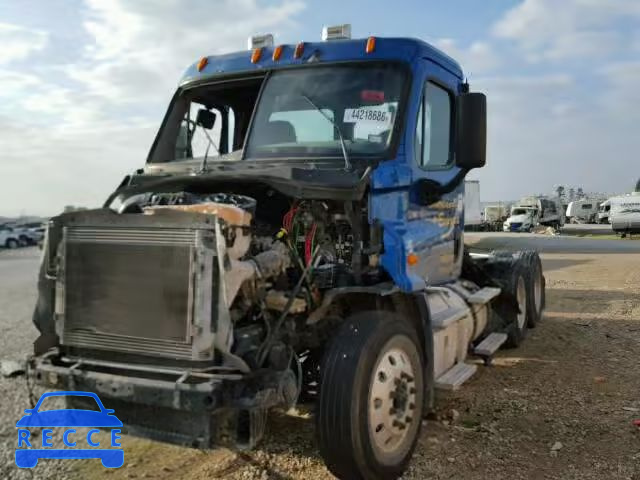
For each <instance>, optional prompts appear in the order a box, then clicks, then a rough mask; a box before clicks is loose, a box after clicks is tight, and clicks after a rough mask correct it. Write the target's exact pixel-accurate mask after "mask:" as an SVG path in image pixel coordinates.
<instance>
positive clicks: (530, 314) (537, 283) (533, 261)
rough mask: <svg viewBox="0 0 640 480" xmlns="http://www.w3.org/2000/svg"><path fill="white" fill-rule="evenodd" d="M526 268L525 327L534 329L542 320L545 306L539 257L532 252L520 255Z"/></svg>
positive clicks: (536, 253) (543, 281)
mask: <svg viewBox="0 0 640 480" xmlns="http://www.w3.org/2000/svg"><path fill="white" fill-rule="evenodd" d="M520 258H521V259H522V262H524V263H525V266H526V267H525V268H526V274H527V277H526V282H527V327H529V328H535V327H536V325H537V324H538V323H539V322H540V320H542V314H543V313H542V312H543V310H544V304H545V291H544V290H545V279H544V276H543V274H542V262H541V261H540V255H538V252H535V251H533V250H527V251H525V252H523V253H522V255H521V257H520Z"/></svg>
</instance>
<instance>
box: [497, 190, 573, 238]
mask: <svg viewBox="0 0 640 480" xmlns="http://www.w3.org/2000/svg"><path fill="white" fill-rule="evenodd" d="M564 220H565V212H563V211H561V208H560V202H559V201H557V200H553V199H550V198H548V197H545V196H528V197H523V198H521V199H520V200H519V201H518V202H516V203H515V204H514V205H513V206H512V207H511V212H510V215H509V218H507V219H506V220H505V222H504V224H503V230H504V231H505V232H530V231H532V230H533V229H534V228H535V227H537V226H539V225H542V226H546V227H553V228H554V229H556V230H557V229H559V228H560V227H561V226H562V225H564Z"/></svg>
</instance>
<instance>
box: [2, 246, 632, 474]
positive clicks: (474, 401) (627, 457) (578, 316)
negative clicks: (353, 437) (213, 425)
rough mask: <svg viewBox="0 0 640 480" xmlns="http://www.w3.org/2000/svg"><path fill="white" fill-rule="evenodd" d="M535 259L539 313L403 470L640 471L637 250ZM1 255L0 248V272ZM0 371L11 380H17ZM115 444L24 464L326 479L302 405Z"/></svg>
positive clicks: (449, 400) (445, 410)
mask: <svg viewBox="0 0 640 480" xmlns="http://www.w3.org/2000/svg"><path fill="white" fill-rule="evenodd" d="M543 258H544V264H545V274H546V276H547V312H546V315H545V320H544V322H543V323H542V324H541V325H540V326H539V327H538V328H536V329H535V330H532V331H530V335H529V338H528V339H527V341H526V342H525V344H524V346H523V347H521V348H520V349H518V350H512V351H502V352H501V353H500V354H499V356H498V358H497V359H496V362H495V366H494V367H491V368H484V367H482V368H480V369H479V372H478V374H477V375H476V376H475V377H474V378H473V379H472V380H471V381H470V382H468V384H467V385H465V386H464V387H463V388H462V389H461V390H460V391H459V392H456V393H454V394H450V395H447V396H445V397H440V398H439V401H438V414H439V416H440V420H434V421H426V422H424V426H423V431H422V436H421V438H420V443H419V446H418V448H417V450H416V453H415V455H414V459H413V462H412V464H411V468H410V470H409V472H408V473H407V475H406V478H411V479H424V478H433V479H458V478H459V479H486V478H493V479H640V430H639V429H638V428H637V427H634V426H633V425H632V423H631V422H632V420H633V419H635V418H640V395H639V393H640V358H639V357H638V352H639V347H640V292H639V289H640V254H566V253H562V254H561V253H554V254H547V255H544V256H543ZM3 260H4V258H3V257H2V253H1V252H0V281H2V279H3V270H2V265H3V263H4V262H3ZM34 263H35V262H34ZM5 278H6V277H5ZM0 295H2V294H0ZM1 300H4V301H8V299H7V298H4V299H3V298H0V301H1ZM29 300H31V299H29ZM0 306H2V305H0ZM15 311H17V310H15V309H14V312H15ZM5 312H6V310H5V309H4V308H3V309H2V310H1V311H0V315H1V316H0V321H2V329H3V332H4V333H8V335H7V336H5V339H4V341H5V342H9V343H11V342H12V340H11V339H10V338H9V335H13V334H14V333H17V332H18V330H17V329H15V326H14V327H11V329H9V328H6V326H5V322H6V323H12V324H13V323H14V322H15V320H16V319H15V318H7V316H6V314H5ZM19 312H20V313H22V310H20V311H19ZM23 321H26V320H25V319H23ZM16 341H18V340H16ZM19 341H21V342H22V341H23V340H22V337H20V340H19ZM13 343H14V344H15V342H13ZM4 348H6V347H4ZM24 348H28V345H25V347H24ZM5 351H6V350H5ZM10 351H12V352H13V351H15V347H11V350H10ZM2 380H3V384H2V385H4V386H5V387H8V383H7V382H13V383H14V384H15V386H18V385H19V387H18V388H19V389H20V390H22V383H23V381H22V380H20V379H18V380H5V379H2ZM6 398H7V397H4V398H2V399H0V402H1V403H0V413H2V418H3V419H6V418H7V413H8V412H15V415H17V412H20V411H21V409H22V408H25V407H26V405H16V404H15V403H13V404H11V405H8V404H7V403H6V402H7V400H6ZM25 400H26V399H25ZM116 413H117V412H116ZM15 420H17V417H16V418H12V419H11V421H12V422H15ZM5 426H8V424H7V425H5ZM9 430H13V429H12V428H4V429H3V431H2V433H3V437H5V438H2V439H1V440H3V443H2V445H3V447H2V448H3V449H6V448H10V449H13V446H12V445H13V440H12V441H11V442H9V441H8V440H7V438H6V437H7V436H10V435H11V433H13V432H10V431H9ZM12 439H13V437H12ZM123 445H124V447H125V467H124V468H122V469H118V470H106V469H104V468H102V467H101V466H100V464H99V462H98V461H74V463H73V464H69V463H67V464H65V468H64V470H59V469H56V470H49V472H51V473H50V474H49V475H46V476H41V475H42V474H44V470H41V471H40V472H38V469H40V468H41V466H44V463H51V464H52V465H51V466H52V467H53V466H54V465H53V464H55V465H56V468H57V466H58V464H57V462H51V461H49V462H45V461H43V462H42V464H43V465H38V467H36V469H35V470H34V473H35V474H36V477H37V478H47V477H50V478H54V477H55V478H62V477H63V476H68V478H92V479H97V478H106V479H120V478H159V479H172V480H173V479H197V480H199V479H205V478H206V479H212V478H230V479H254V478H255V479H272V478H273V479H305V480H308V479H311V478H314V479H315V478H332V477H331V476H330V475H329V474H328V472H327V471H326V470H325V469H324V467H323V465H322V461H321V459H320V458H319V457H318V455H317V452H316V450H315V447H314V437H313V420H312V418H310V416H309V415H308V414H304V413H303V414H298V415H285V414H281V415H278V416H276V417H275V418H273V421H272V422H271V425H270V435H269V436H268V438H267V439H266V441H265V442H263V444H262V445H261V447H260V448H258V449H257V450H256V451H253V452H248V453H237V452H231V451H228V450H217V451H213V452H199V451H194V450H188V449H182V448H177V447H171V446H165V445H161V444H158V443H153V442H149V441H144V440H139V439H134V438H130V437H125V438H124V442H123ZM5 453H7V451H6V450H5ZM11 457H12V455H2V457H0V459H2V460H3V461H7V462H8V461H11V460H12V458H11ZM71 466H72V467H73V468H74V470H72V471H68V468H67V467H71ZM14 468H15V467H13V469H14ZM13 469H12V468H11V465H6V464H5V465H1V466H0V472H6V473H8V474H9V475H6V476H14V475H15V476H16V478H31V476H30V475H26V474H25V475H17V473H18V472H16V471H15V470H13ZM53 472H55V473H53ZM20 473H22V472H20Z"/></svg>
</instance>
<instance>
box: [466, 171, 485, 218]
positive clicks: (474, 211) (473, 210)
mask: <svg viewBox="0 0 640 480" xmlns="http://www.w3.org/2000/svg"><path fill="white" fill-rule="evenodd" d="M481 225H482V207H481V206H480V182H479V181H478V180H465V182H464V226H465V228H467V229H469V230H478V229H480V226H481Z"/></svg>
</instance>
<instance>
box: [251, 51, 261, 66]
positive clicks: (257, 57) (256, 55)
mask: <svg viewBox="0 0 640 480" xmlns="http://www.w3.org/2000/svg"><path fill="white" fill-rule="evenodd" d="M261 56H262V49H261V48H254V49H253V52H251V63H258V62H259V61H260V57H261Z"/></svg>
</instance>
